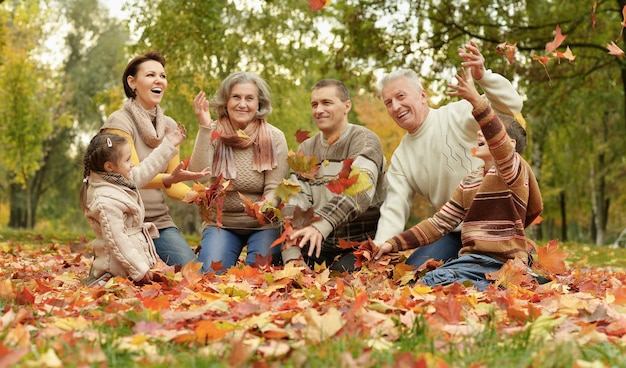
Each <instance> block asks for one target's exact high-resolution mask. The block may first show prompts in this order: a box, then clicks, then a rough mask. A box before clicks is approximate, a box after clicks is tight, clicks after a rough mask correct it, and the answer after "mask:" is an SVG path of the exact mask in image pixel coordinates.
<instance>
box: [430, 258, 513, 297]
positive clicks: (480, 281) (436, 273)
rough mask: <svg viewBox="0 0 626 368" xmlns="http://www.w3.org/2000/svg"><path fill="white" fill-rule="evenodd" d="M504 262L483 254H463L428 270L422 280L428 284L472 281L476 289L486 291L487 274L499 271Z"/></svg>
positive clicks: (487, 283)
mask: <svg viewBox="0 0 626 368" xmlns="http://www.w3.org/2000/svg"><path fill="white" fill-rule="evenodd" d="M503 265H504V262H502V261H500V260H499V259H496V258H493V257H489V256H485V255H482V254H463V255H462V256H460V257H459V258H457V259H453V260H452V261H450V262H447V263H444V264H443V265H442V266H441V267H439V268H436V269H434V270H432V271H430V272H427V273H426V274H425V275H424V277H422V278H421V279H420V282H422V283H424V284H426V285H428V286H435V285H448V284H452V283H455V282H463V281H470V282H471V283H472V284H474V287H476V289H478V290H481V291H484V290H485V289H486V288H487V285H489V282H490V281H489V280H487V277H486V276H485V274H487V273H490V272H495V271H498V270H499V269H500V268H502V266H503Z"/></svg>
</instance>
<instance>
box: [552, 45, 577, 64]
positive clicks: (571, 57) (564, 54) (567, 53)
mask: <svg viewBox="0 0 626 368" xmlns="http://www.w3.org/2000/svg"><path fill="white" fill-rule="evenodd" d="M556 57H558V58H559V63H560V62H561V58H563V59H567V60H568V61H569V62H570V63H571V62H572V61H574V59H576V56H574V54H573V53H572V50H571V49H570V48H569V46H567V48H566V49H565V52H560V51H556Z"/></svg>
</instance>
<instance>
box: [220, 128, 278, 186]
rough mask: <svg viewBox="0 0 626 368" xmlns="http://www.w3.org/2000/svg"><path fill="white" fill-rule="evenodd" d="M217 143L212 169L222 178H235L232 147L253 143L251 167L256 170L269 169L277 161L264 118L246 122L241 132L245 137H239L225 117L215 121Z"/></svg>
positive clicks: (245, 146) (246, 145)
mask: <svg viewBox="0 0 626 368" xmlns="http://www.w3.org/2000/svg"><path fill="white" fill-rule="evenodd" d="M216 131H217V136H218V138H217V143H216V146H215V156H214V157H213V167H212V171H213V174H214V175H215V176H218V175H219V174H222V177H223V178H224V179H235V178H236V177H237V168H236V167H235V160H234V154H233V148H239V149H244V148H248V147H250V145H253V150H254V151H253V155H252V168H253V169H254V170H256V171H258V172H263V171H265V170H271V169H273V168H275V167H276V166H277V165H278V163H277V159H276V152H275V150H274V144H273V141H272V133H271V131H270V128H269V125H268V124H267V121H265V119H255V120H253V121H251V122H250V123H248V125H247V126H246V129H244V130H243V132H244V133H245V134H246V135H247V137H246V138H242V137H240V136H239V135H238V134H237V132H236V131H235V129H234V128H233V126H232V124H231V122H230V120H228V118H226V117H222V118H220V119H219V121H218V123H217V129H216Z"/></svg>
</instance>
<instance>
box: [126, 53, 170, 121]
mask: <svg viewBox="0 0 626 368" xmlns="http://www.w3.org/2000/svg"><path fill="white" fill-rule="evenodd" d="M127 82H128V85H129V86H130V88H132V89H134V90H135V94H136V96H135V99H136V100H137V102H139V103H140V104H141V106H143V108H144V109H146V110H153V109H154V108H156V107H157V105H159V104H160V103H161V99H163V94H164V93H165V90H166V89H167V78H166V77H165V68H163V65H161V63H159V62H158V61H156V60H148V61H146V62H143V63H141V64H140V65H139V68H138V69H137V73H136V74H135V75H134V76H132V75H129V76H128V80H127Z"/></svg>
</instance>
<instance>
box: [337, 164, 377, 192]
mask: <svg viewBox="0 0 626 368" xmlns="http://www.w3.org/2000/svg"><path fill="white" fill-rule="evenodd" d="M354 175H358V176H359V178H358V179H357V180H356V183H354V184H352V185H351V186H349V187H348V188H346V190H344V191H343V193H344V194H346V195H357V194H359V193H363V192H364V191H366V190H368V189H369V188H371V187H372V182H371V181H370V177H369V175H367V173H366V172H364V171H361V170H360V169H359V168H358V167H352V171H351V172H350V178H352V176H354Z"/></svg>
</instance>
